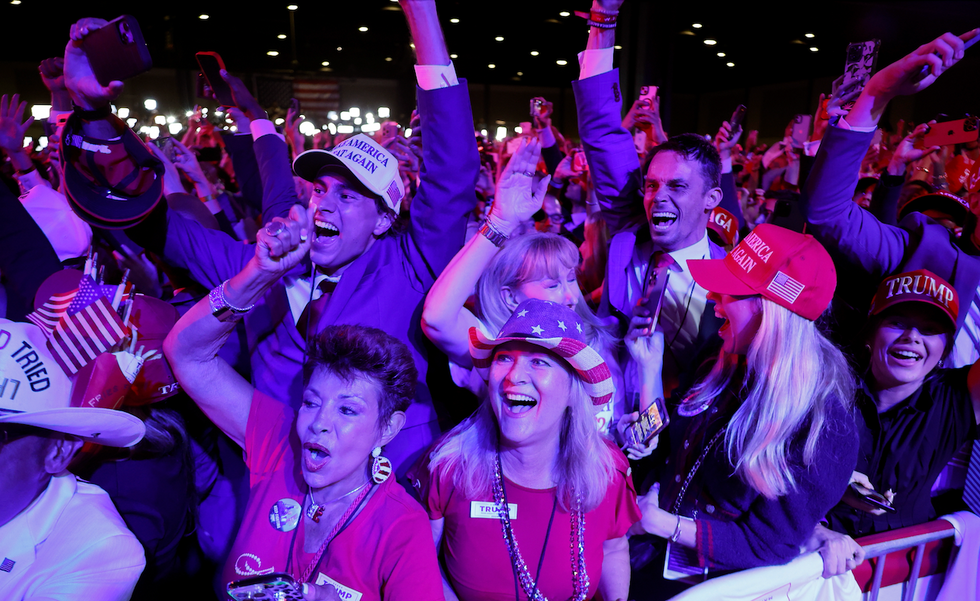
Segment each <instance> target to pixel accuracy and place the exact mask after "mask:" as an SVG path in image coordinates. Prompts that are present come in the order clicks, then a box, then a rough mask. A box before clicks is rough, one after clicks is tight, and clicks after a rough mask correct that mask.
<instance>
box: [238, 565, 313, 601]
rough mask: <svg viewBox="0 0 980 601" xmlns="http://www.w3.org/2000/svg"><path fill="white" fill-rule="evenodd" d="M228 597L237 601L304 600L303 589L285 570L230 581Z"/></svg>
mask: <svg viewBox="0 0 980 601" xmlns="http://www.w3.org/2000/svg"><path fill="white" fill-rule="evenodd" d="M227 590H228V597H230V598H231V599H235V601H245V600H246V599H248V600H254V601H303V599H304V597H303V589H302V588H301V586H300V584H299V583H298V582H296V580H295V579H294V578H293V577H292V576H290V575H289V574H286V573H284V572H273V573H271V574H265V575H262V576H253V577H251V578H245V579H243V580H236V581H234V582H229V583H228V589H227Z"/></svg>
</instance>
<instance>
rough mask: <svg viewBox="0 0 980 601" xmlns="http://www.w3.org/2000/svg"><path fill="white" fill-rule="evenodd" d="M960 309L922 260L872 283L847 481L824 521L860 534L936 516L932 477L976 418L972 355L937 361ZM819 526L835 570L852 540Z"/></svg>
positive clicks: (978, 395) (977, 378)
mask: <svg viewBox="0 0 980 601" xmlns="http://www.w3.org/2000/svg"><path fill="white" fill-rule="evenodd" d="M958 312H959V298H958V296H957V294H956V290H955V289H954V288H953V287H952V286H951V285H950V284H949V282H947V281H946V280H944V279H942V278H941V277H939V276H937V275H936V274H934V273H932V272H931V271H927V270H925V269H920V270H917V271H912V272H908V273H900V274H897V275H894V276H889V277H887V278H885V280H884V281H882V283H881V285H880V286H879V287H878V293H877V294H876V295H875V297H874V301H873V304H872V307H871V316H870V318H869V319H868V324H867V326H866V327H865V330H864V340H865V341H866V343H867V345H866V346H865V349H866V350H867V351H868V354H869V355H870V357H869V361H868V368H867V371H866V372H865V374H864V377H863V379H862V382H861V383H860V386H859V387H858V391H857V395H856V405H857V409H858V411H857V416H858V426H859V432H860V440H861V452H860V453H859V454H858V463H857V467H856V468H855V473H854V476H853V480H854V484H852V486H851V487H850V488H848V490H847V492H846V493H845V495H844V498H843V500H842V501H841V503H839V504H838V505H837V506H836V507H834V509H833V510H831V512H830V513H829V514H828V516H827V518H828V521H829V527H830V529H832V530H835V531H837V532H846V533H847V534H849V535H851V536H864V535H867V534H874V533H876V532H885V531H888V530H892V529H894V528H904V527H906V526H913V525H915V524H921V523H923V522H928V521H930V520H934V519H935V518H936V516H937V511H936V508H935V507H934V506H933V503H932V495H931V492H932V491H931V489H932V486H933V484H934V483H935V482H936V479H937V477H938V476H939V473H940V472H941V471H942V470H943V468H944V467H946V464H947V463H949V461H950V459H952V457H953V455H954V454H955V453H956V451H957V450H959V449H960V448H961V447H962V446H963V445H964V444H966V443H967V442H968V441H971V440H974V439H975V438H976V437H977V423H978V422H980V363H974V364H973V365H971V366H966V367H961V368H958V369H943V361H944V360H945V359H946V357H947V356H948V355H949V353H950V350H951V349H952V347H953V333H954V332H955V331H956V317H957V314H958ZM876 491H877V492H878V493H883V494H881V495H878V494H876ZM882 497H884V498H882ZM869 498H870V501H868V499H869ZM883 501H884V502H883ZM883 505H885V506H888V507H890V508H891V509H888V508H887V507H883ZM817 530H818V532H817V537H818V538H821V539H823V540H827V541H835V540H836V541H839V542H838V544H837V545H836V546H834V545H831V547H832V548H835V549H837V550H840V551H841V552H840V553H836V554H835V555H834V560H833V562H832V563H833V564H834V565H835V566H836V567H837V570H836V571H842V568H843V567H845V563H846V561H847V560H848V559H850V558H849V557H847V556H846V551H855V550H854V547H855V546H856V544H855V543H854V542H853V541H851V540H850V539H846V540H843V541H841V539H842V538H844V537H842V536H840V535H836V536H835V535H834V533H832V532H828V531H827V529H825V528H823V527H822V526H821V527H818V529H817ZM825 557H826V556H825Z"/></svg>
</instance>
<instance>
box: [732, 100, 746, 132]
mask: <svg viewBox="0 0 980 601" xmlns="http://www.w3.org/2000/svg"><path fill="white" fill-rule="evenodd" d="M743 119H745V105H744V104H740V105H738V106H737V107H735V112H734V113H732V120H731V121H729V122H728V125H730V126H731V133H730V134H728V139H729V140H731V139H732V138H734V137H735V136H737V135H738V132H739V130H740V129H741V128H742V120H743Z"/></svg>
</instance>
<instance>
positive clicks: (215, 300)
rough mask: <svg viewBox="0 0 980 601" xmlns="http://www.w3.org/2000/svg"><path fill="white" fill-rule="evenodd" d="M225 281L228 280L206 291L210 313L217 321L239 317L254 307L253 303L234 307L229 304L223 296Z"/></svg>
mask: <svg viewBox="0 0 980 601" xmlns="http://www.w3.org/2000/svg"><path fill="white" fill-rule="evenodd" d="M227 283H228V280H225V281H224V282H222V283H221V285H220V286H216V287H215V288H214V289H213V290H211V292H208V304H209V305H210V306H211V315H214V316H215V317H216V318H217V319H218V321H233V320H237V319H241V318H242V317H244V316H245V314H246V313H248V312H249V311H251V310H252V308H253V307H255V305H249V306H247V307H236V306H234V305H232V304H230V303H229V302H228V299H226V298H225V284H227Z"/></svg>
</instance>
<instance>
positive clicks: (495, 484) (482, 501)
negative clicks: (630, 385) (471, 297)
mask: <svg viewBox="0 0 980 601" xmlns="http://www.w3.org/2000/svg"><path fill="white" fill-rule="evenodd" d="M583 328H584V325H583V323H582V320H581V318H580V317H579V316H578V315H577V314H576V313H575V312H574V311H572V310H571V309H569V308H568V307H566V306H564V305H562V304H558V303H554V302H550V301H544V300H537V299H528V300H525V301H524V302H522V303H520V304H519V305H518V306H517V308H516V309H515V310H514V313H513V315H512V316H511V317H510V319H509V320H507V322H506V323H505V324H504V326H503V328H502V329H501V330H500V334H499V335H498V336H497V338H496V339H489V338H487V337H486V336H485V335H483V333H482V332H480V330H479V329H477V328H471V329H470V354H471V356H472V359H473V365H474V367H475V368H476V369H477V370H478V371H479V372H480V373H481V375H483V376H484V378H485V379H486V380H487V385H488V393H487V397H486V399H485V401H484V403H483V405H482V406H481V407H480V408H479V409H478V410H477V411H476V413H474V414H473V415H472V416H471V417H470V418H468V419H467V420H466V421H464V422H463V423H462V424H460V425H459V426H457V427H456V428H454V429H453V430H452V431H450V432H449V433H448V434H446V435H445V436H444V437H443V438H442V439H441V440H440V441H439V442H438V443H436V445H435V447H434V449H433V450H432V451H431V452H430V453H429V454H428V455H427V456H426V457H424V458H423V459H422V461H421V462H420V464H419V465H417V466H416V467H415V468H414V475H412V476H410V477H411V478H413V480H414V483H415V485H416V486H417V487H418V489H419V492H420V494H421V497H422V500H423V504H424V505H426V506H427V508H428V511H429V519H430V520H431V522H432V532H433V537H434V538H435V539H436V541H437V544H438V545H439V546H440V551H441V553H442V555H443V558H444V560H445V566H446V573H445V576H444V585H445V588H446V598H447V599H450V600H451V599H461V600H463V601H482V600H501V601H502V600H505V599H506V600H511V599H518V600H521V599H534V600H541V599H574V600H576V601H582V600H583V599H591V598H593V597H594V596H595V595H596V593H597V592H600V591H601V595H602V598H603V599H611V600H612V599H625V598H626V595H627V592H628V590H629V579H630V571H629V548H628V545H627V542H626V536H625V535H626V531H627V530H628V529H629V527H630V526H631V525H632V524H633V523H634V522H636V521H637V520H639V518H640V514H639V510H638V508H637V505H636V493H635V491H634V490H633V484H632V482H631V479H630V472H629V466H628V464H627V462H626V459H625V457H624V456H623V454H622V453H621V452H620V451H619V450H618V449H616V448H615V447H613V446H611V445H610V444H609V443H607V442H605V441H604V440H603V439H602V437H601V436H600V434H599V432H598V430H597V428H596V427H595V421H594V419H593V416H592V413H593V407H594V406H596V405H602V404H604V403H606V402H607V401H608V400H609V398H610V397H611V395H612V393H613V388H614V387H613V383H612V378H611V375H610V372H609V368H608V367H607V366H606V364H605V362H603V360H602V358H601V357H600V356H599V354H598V353H597V352H596V351H595V350H593V349H592V348H591V347H589V346H588V344H586V342H585V336H584V335H583V333H582V330H583Z"/></svg>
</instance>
